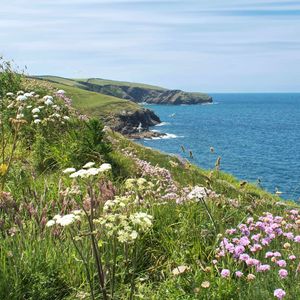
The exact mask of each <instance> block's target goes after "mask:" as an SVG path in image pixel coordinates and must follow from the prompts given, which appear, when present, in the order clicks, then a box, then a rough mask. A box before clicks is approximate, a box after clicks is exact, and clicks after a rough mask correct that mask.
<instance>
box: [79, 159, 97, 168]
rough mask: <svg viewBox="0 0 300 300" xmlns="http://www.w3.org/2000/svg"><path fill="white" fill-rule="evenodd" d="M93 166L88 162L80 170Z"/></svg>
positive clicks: (92, 163)
mask: <svg viewBox="0 0 300 300" xmlns="http://www.w3.org/2000/svg"><path fill="white" fill-rule="evenodd" d="M94 165H95V163H94V162H91V161H90V162H88V163H86V164H85V165H84V166H83V167H82V168H83V169H88V168H91V167H93V166H94Z"/></svg>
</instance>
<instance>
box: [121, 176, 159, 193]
mask: <svg viewBox="0 0 300 300" xmlns="http://www.w3.org/2000/svg"><path fill="white" fill-rule="evenodd" d="M125 187H126V189H128V190H132V189H137V190H139V191H143V190H148V189H152V188H153V187H154V184H153V183H152V182H151V181H147V180H146V179H145V178H143V177H141V178H138V179H135V178H129V179H127V180H126V181H125Z"/></svg>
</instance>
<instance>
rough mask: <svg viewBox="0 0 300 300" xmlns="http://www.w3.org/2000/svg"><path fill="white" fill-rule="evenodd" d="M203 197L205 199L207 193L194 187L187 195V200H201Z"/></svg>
mask: <svg viewBox="0 0 300 300" xmlns="http://www.w3.org/2000/svg"><path fill="white" fill-rule="evenodd" d="M205 197H207V191H206V188H205V187H202V186H195V187H194V189H193V190H192V191H191V192H190V193H189V194H188V199H195V198H196V199H203V198H205Z"/></svg>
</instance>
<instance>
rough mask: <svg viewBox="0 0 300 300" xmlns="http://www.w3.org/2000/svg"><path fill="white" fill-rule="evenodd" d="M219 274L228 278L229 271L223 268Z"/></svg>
mask: <svg viewBox="0 0 300 300" xmlns="http://www.w3.org/2000/svg"><path fill="white" fill-rule="evenodd" d="M221 276H222V277H223V278H228V277H229V276H230V271H229V270H228V269H223V270H222V271H221Z"/></svg>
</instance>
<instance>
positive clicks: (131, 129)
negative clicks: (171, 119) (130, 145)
mask: <svg viewBox="0 0 300 300" xmlns="http://www.w3.org/2000/svg"><path fill="white" fill-rule="evenodd" d="M104 121H105V124H107V125H108V126H109V127H111V128H112V129H113V130H115V131H118V132H121V133H122V134H127V135H128V134H129V135H130V134H133V133H137V132H139V131H140V132H145V131H148V130H149V127H150V126H154V125H157V124H159V123H160V122H161V121H160V119H159V117H158V116H157V115H156V114H155V113H154V112H153V111H152V110H150V109H145V108H141V109H139V110H137V111H135V112H132V111H122V112H121V113H119V114H118V115H114V116H109V117H107V118H105V120H104Z"/></svg>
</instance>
